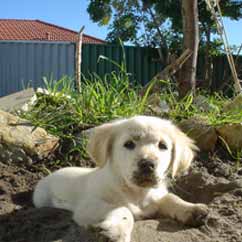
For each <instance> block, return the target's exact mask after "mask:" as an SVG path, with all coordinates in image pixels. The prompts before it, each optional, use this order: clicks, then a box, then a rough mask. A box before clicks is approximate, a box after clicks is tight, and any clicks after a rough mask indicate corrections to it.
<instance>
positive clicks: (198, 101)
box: [193, 95, 219, 112]
mask: <svg viewBox="0 0 242 242" xmlns="http://www.w3.org/2000/svg"><path fill="white" fill-rule="evenodd" d="M193 104H194V105H195V106H196V107H197V108H198V109H200V110H201V111H204V112H209V111H211V110H214V111H219V108H218V106H216V105H214V104H212V103H210V102H209V101H208V98H207V97H205V96H203V95H198V96H195V97H194V99H193Z"/></svg>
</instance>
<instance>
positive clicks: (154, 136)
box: [33, 116, 207, 242]
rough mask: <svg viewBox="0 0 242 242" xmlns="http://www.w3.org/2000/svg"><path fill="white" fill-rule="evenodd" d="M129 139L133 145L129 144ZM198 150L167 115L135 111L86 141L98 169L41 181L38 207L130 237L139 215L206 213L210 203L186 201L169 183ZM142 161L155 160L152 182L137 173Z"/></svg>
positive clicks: (184, 217)
mask: <svg viewBox="0 0 242 242" xmlns="http://www.w3.org/2000/svg"><path fill="white" fill-rule="evenodd" d="M128 141H131V142H132V144H134V145H135V147H127V145H125V144H126V143H127V142H128ZM160 142H161V143H162V144H163V146H162V147H160V148H159V143H160ZM196 149H197V148H196V146H195V145H194V143H193V141H192V140H191V139H190V138H188V137H187V136H186V135H185V134H184V133H183V132H181V131H180V130H179V129H178V128H177V127H176V126H175V125H173V124H172V123H171V122H170V121H168V120H163V119H160V118H156V117H149V116H136V117H133V118H129V119H122V120H117V121H114V122H111V123H107V124H103V125H101V126H98V127H96V128H95V129H94V131H93V132H92V133H91V134H90V137H89V143H88V152H89V154H90V156H91V157H92V158H93V159H94V161H95V162H96V163H97V168H93V169H92V168H77V167H71V168H64V169H60V170H58V171H56V172H54V173H53V174H51V175H49V176H47V177H45V178H43V179H42V180H41V181H40V182H39V183H38V184H37V186H36V189H35V191H34V196H33V201H34V204H35V206H36V207H43V206H52V207H57V208H63V209H67V210H70V211H72V212H73V219H74V221H75V222H76V223H77V224H79V225H93V226H98V227H100V228H101V229H102V230H103V232H102V233H103V234H105V235H106V236H107V237H109V238H111V239H112V240H115V241H120V242H129V241H130V236H131V231H132V227H133V223H134V220H135V219H142V218H147V217H152V216H153V215H154V214H159V215H160V216H162V215H164V216H169V217H171V218H174V219H177V220H178V221H181V222H183V223H188V222H191V220H192V219H193V218H194V216H200V215H206V213H207V207H206V205H203V204H192V203H188V202H185V201H183V200H182V199H180V198H179V197H177V196H175V195H173V194H170V193H169V192H168V190H167V187H166V183H165V178H166V176H167V174H169V173H171V175H172V177H175V176H176V175H177V174H179V173H181V172H184V171H186V170H187V169H188V168H189V166H190V164H191V161H192V160H193V157H194V151H195V150H196ZM141 160H145V161H146V160H149V161H150V160H151V161H154V164H155V169H154V172H153V176H152V177H153V178H154V179H153V180H152V182H150V181H151V180H149V179H147V176H146V175H144V176H143V175H142V173H141V172H139V162H140V161H141ZM139 176H140V177H139Z"/></svg>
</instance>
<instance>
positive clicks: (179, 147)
mask: <svg viewBox="0 0 242 242" xmlns="http://www.w3.org/2000/svg"><path fill="white" fill-rule="evenodd" d="M172 138H173V160H172V163H171V174H172V177H173V178H174V177H175V176H176V175H178V174H179V173H183V172H185V171H186V170H187V169H188V168H189V167H190V165H191V162H192V160H193V158H194V156H195V154H196V151H198V150H199V149H198V147H197V146H196V145H195V144H194V141H193V140H192V139H190V138H189V137H188V136H187V135H186V134H185V133H183V132H182V131H181V130H180V129H179V128H177V127H176V126H175V125H173V128H172Z"/></svg>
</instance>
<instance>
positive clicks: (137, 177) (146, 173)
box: [133, 159, 158, 187]
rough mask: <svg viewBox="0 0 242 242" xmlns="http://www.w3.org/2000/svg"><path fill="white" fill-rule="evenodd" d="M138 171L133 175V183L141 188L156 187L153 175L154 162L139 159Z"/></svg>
mask: <svg viewBox="0 0 242 242" xmlns="http://www.w3.org/2000/svg"><path fill="white" fill-rule="evenodd" d="M137 166H138V169H137V170H136V171H135V172H134V174H133V182H134V183H135V184H136V185H138V186H141V187H152V186H155V185H157V183H158V178H157V176H156V174H155V170H156V166H157V165H156V162H155V161H153V160H149V159H141V160H140V161H139V162H138V164H137Z"/></svg>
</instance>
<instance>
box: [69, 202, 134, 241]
mask: <svg viewBox="0 0 242 242" xmlns="http://www.w3.org/2000/svg"><path fill="white" fill-rule="evenodd" d="M73 220H74V221H75V222H76V223H77V224H79V225H80V226H83V225H91V227H92V230H94V231H96V232H98V233H100V234H102V235H104V236H105V237H106V238H107V239H108V240H109V241H113V242H130V237H131V232H132V229H133V225H134V217H133V215H132V213H131V212H130V210H129V209H128V208H126V207H119V208H114V207H113V206H111V205H109V204H107V203H105V202H101V201H98V203H97V202H93V201H92V202H89V203H88V205H87V206H79V207H78V208H77V209H76V210H75V211H74V214H73Z"/></svg>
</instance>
